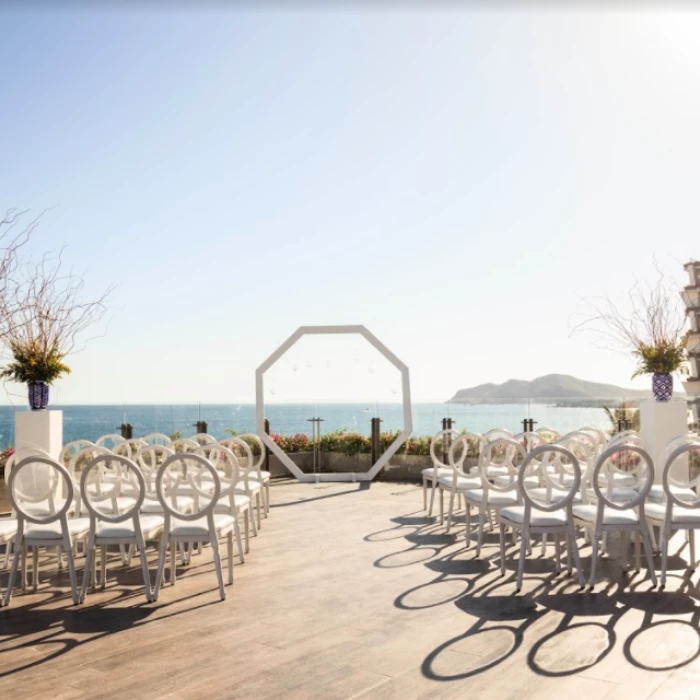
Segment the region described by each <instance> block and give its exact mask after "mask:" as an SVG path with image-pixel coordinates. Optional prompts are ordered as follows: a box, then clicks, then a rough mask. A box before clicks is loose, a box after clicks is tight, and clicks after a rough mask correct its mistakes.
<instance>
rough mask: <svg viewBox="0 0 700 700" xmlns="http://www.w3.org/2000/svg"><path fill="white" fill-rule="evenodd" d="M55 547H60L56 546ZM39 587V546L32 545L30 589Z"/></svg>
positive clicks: (34, 589)
mask: <svg viewBox="0 0 700 700" xmlns="http://www.w3.org/2000/svg"><path fill="white" fill-rule="evenodd" d="M56 549H60V548H59V547H57V548H56ZM38 587H39V548H38V547H32V590H33V591H36V590H37V588H38Z"/></svg>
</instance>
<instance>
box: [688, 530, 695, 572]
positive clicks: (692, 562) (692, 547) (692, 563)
mask: <svg viewBox="0 0 700 700" xmlns="http://www.w3.org/2000/svg"><path fill="white" fill-rule="evenodd" d="M688 546H689V547H690V568H691V569H694V568H695V566H696V563H695V530H692V529H691V530H688Z"/></svg>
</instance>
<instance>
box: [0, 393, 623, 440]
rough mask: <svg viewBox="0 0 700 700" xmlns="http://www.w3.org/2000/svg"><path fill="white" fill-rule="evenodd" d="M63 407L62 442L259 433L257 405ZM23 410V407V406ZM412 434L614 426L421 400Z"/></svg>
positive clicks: (386, 420) (328, 412)
mask: <svg viewBox="0 0 700 700" xmlns="http://www.w3.org/2000/svg"><path fill="white" fill-rule="evenodd" d="M52 408H55V409H60V410H62V411H63V441H64V443H68V442H70V441H72V440H79V439H85V440H96V439H97V438H98V437H100V436H101V435H105V434H106V433H114V432H116V433H118V432H119V426H120V425H121V424H122V423H131V425H132V426H133V434H134V437H139V436H144V435H147V434H149V433H153V432H160V433H165V434H166V435H171V434H173V433H180V435H182V436H183V437H187V436H190V435H192V434H194V433H195V432H196V425H195V424H196V423H197V421H198V420H203V421H206V423H207V430H208V432H209V433H210V434H211V435H213V436H214V437H216V438H222V437H225V436H226V435H227V434H228V431H235V432H236V433H245V432H254V431H255V405H254V404H201V405H197V404H180V405H130V406H119V405H109V406H54V407H52ZM15 410H16V409H14V408H12V407H10V406H4V407H0V447H5V446H6V445H10V444H12V443H13V441H14V413H15ZM21 410H23V409H21ZM265 415H266V417H267V418H268V419H269V421H270V430H271V431H272V432H275V433H283V434H293V433H308V434H310V433H311V423H310V422H309V421H310V419H312V418H321V419H323V420H322V422H321V433H322V434H323V433H328V432H331V431H334V430H343V429H345V430H348V431H353V432H359V433H362V434H363V435H369V434H370V424H371V419H372V418H374V417H379V418H380V419H381V421H382V423H381V428H382V430H400V429H402V428H403V425H404V422H403V409H402V407H401V405H400V404H377V403H367V404H358V403H353V404H340V403H338V404H310V403H308V404H282V403H280V404H269V405H266V407H265ZM412 418H413V435H434V434H435V433H436V432H438V431H439V430H440V429H441V428H442V419H443V418H452V419H453V421H454V427H455V428H456V429H457V430H468V431H470V432H475V433H483V432H486V431H487V430H490V429H491V428H506V429H507V430H510V431H512V432H520V431H522V429H523V426H522V421H523V419H525V418H532V419H533V420H535V421H536V423H535V426H534V427H535V429H537V428H538V427H549V428H554V429H555V430H558V431H559V432H561V433H565V432H569V431H571V430H576V429H577V428H580V427H583V426H584V425H596V426H599V427H601V428H604V429H606V428H609V427H612V426H611V424H610V420H609V419H608V417H607V415H606V413H605V411H604V410H603V409H601V408H584V407H579V408H575V407H561V406H554V405H547V404H500V405H487V404H481V405H458V404H445V403H415V404H413V406H412Z"/></svg>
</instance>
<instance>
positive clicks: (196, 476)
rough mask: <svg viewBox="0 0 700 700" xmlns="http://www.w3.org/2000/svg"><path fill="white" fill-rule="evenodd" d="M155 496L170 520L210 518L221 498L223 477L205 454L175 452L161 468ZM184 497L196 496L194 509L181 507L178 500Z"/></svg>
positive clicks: (157, 477)
mask: <svg viewBox="0 0 700 700" xmlns="http://www.w3.org/2000/svg"><path fill="white" fill-rule="evenodd" d="M224 449H225V448H224ZM156 493H157V494H158V500H159V501H160V504H161V505H162V506H163V511H164V512H165V514H166V517H168V518H169V517H174V518H177V519H178V520H199V519H200V518H202V517H209V518H211V516H212V515H213V513H214V508H215V507H216V504H217V503H218V501H219V498H220V496H221V478H220V476H219V472H218V471H217V470H216V468H215V467H214V465H213V464H212V463H211V462H210V461H209V460H208V459H207V458H206V457H204V456H203V455H201V454H196V453H192V452H176V453H175V454H173V455H170V457H168V458H167V459H166V460H165V461H164V462H163V463H162V464H161V465H160V467H159V468H158V474H157V476H156ZM183 497H187V499H188V501H189V499H191V498H192V497H193V498H194V506H193V507H190V506H189V505H188V507H184V506H180V505H178V500H179V499H180V500H181V499H182V498H183ZM181 502H182V501H181Z"/></svg>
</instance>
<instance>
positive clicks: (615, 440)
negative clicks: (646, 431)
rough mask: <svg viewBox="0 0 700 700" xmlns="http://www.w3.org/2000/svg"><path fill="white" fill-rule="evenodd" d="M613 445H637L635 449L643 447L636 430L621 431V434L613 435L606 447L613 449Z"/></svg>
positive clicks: (642, 441) (640, 437)
mask: <svg viewBox="0 0 700 700" xmlns="http://www.w3.org/2000/svg"><path fill="white" fill-rule="evenodd" d="M614 445H637V447H644V440H643V439H642V436H641V435H640V434H639V433H638V432H637V431H636V430H623V431H622V432H621V433H617V434H616V435H613V436H612V437H611V438H610V441H609V442H608V445H607V446H608V447H613V446H614Z"/></svg>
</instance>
